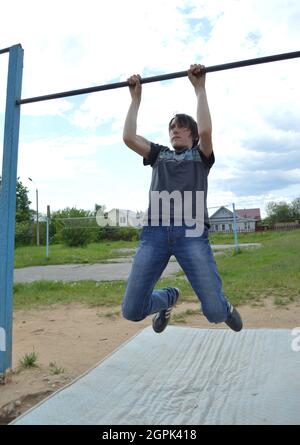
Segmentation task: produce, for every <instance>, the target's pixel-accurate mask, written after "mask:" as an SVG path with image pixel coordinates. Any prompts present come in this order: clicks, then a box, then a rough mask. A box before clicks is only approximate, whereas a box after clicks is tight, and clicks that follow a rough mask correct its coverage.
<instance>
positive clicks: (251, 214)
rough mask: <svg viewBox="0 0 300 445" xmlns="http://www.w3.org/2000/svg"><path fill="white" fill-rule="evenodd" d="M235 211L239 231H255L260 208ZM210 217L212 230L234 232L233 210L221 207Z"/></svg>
mask: <svg viewBox="0 0 300 445" xmlns="http://www.w3.org/2000/svg"><path fill="white" fill-rule="evenodd" d="M235 213H236V225H237V230H238V232H254V231H255V227H256V223H257V221H259V220H260V209H240V210H236V212H235ZM209 219H210V225H211V227H210V231H211V232H233V212H232V211H230V210H229V209H227V208H226V207H220V208H219V209H218V210H217V211H216V212H215V213H214V214H213V215H211V216H210V218H209Z"/></svg>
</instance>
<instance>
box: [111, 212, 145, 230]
mask: <svg viewBox="0 0 300 445" xmlns="http://www.w3.org/2000/svg"><path fill="white" fill-rule="evenodd" d="M105 219H106V220H107V225H109V226H119V227H141V226H142V225H143V212H133V211H132V210H124V209H112V210H110V211H109V212H106V213H105Z"/></svg>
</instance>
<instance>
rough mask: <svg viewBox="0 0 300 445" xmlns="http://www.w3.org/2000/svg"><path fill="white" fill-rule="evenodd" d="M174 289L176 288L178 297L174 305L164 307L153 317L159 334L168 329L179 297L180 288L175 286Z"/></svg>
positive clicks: (153, 323) (154, 325)
mask: <svg viewBox="0 0 300 445" xmlns="http://www.w3.org/2000/svg"><path fill="white" fill-rule="evenodd" d="M174 289H175V290H176V293H177V297H176V299H175V301H174V303H173V304H172V306H170V307H168V309H164V310H162V311H160V312H158V313H157V314H156V315H155V316H154V317H153V319H152V327H153V330H154V331H155V332H157V333H158V334H159V333H160V332H162V331H164V330H165V329H166V327H167V325H168V323H169V321H170V315H171V311H172V309H173V307H174V306H175V304H176V302H177V300H178V298H179V289H178V288H177V287H175V288H174Z"/></svg>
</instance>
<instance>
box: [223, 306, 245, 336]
mask: <svg viewBox="0 0 300 445" xmlns="http://www.w3.org/2000/svg"><path fill="white" fill-rule="evenodd" d="M229 309H230V315H229V316H228V318H227V320H225V323H226V324H227V326H229V327H230V329H232V330H233V331H235V332H239V331H240V330H241V329H242V327H243V322H242V318H241V316H240V314H239V313H238V311H237V310H236V308H235V307H233V306H232V304H230V303H229Z"/></svg>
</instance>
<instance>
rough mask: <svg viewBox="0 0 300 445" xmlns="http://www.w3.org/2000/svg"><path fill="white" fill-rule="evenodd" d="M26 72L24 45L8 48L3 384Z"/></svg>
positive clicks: (2, 202)
mask: <svg viewBox="0 0 300 445" xmlns="http://www.w3.org/2000/svg"><path fill="white" fill-rule="evenodd" d="M22 72H23V49H22V47H21V45H14V46H12V47H10V48H9V61H8V77H7V95H6V111H5V126H4V144H3V164H2V183H1V192H0V334H1V333H2V340H3V339H4V342H3V341H2V342H1V341H0V345H1V348H0V382H5V381H6V379H7V377H8V376H9V374H10V371H11V368H12V316H13V304H12V299H13V272H14V238H15V217H16V183H17V162H18V145H19V127H20V106H19V105H17V102H16V101H18V100H20V98H21V88H22Z"/></svg>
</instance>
